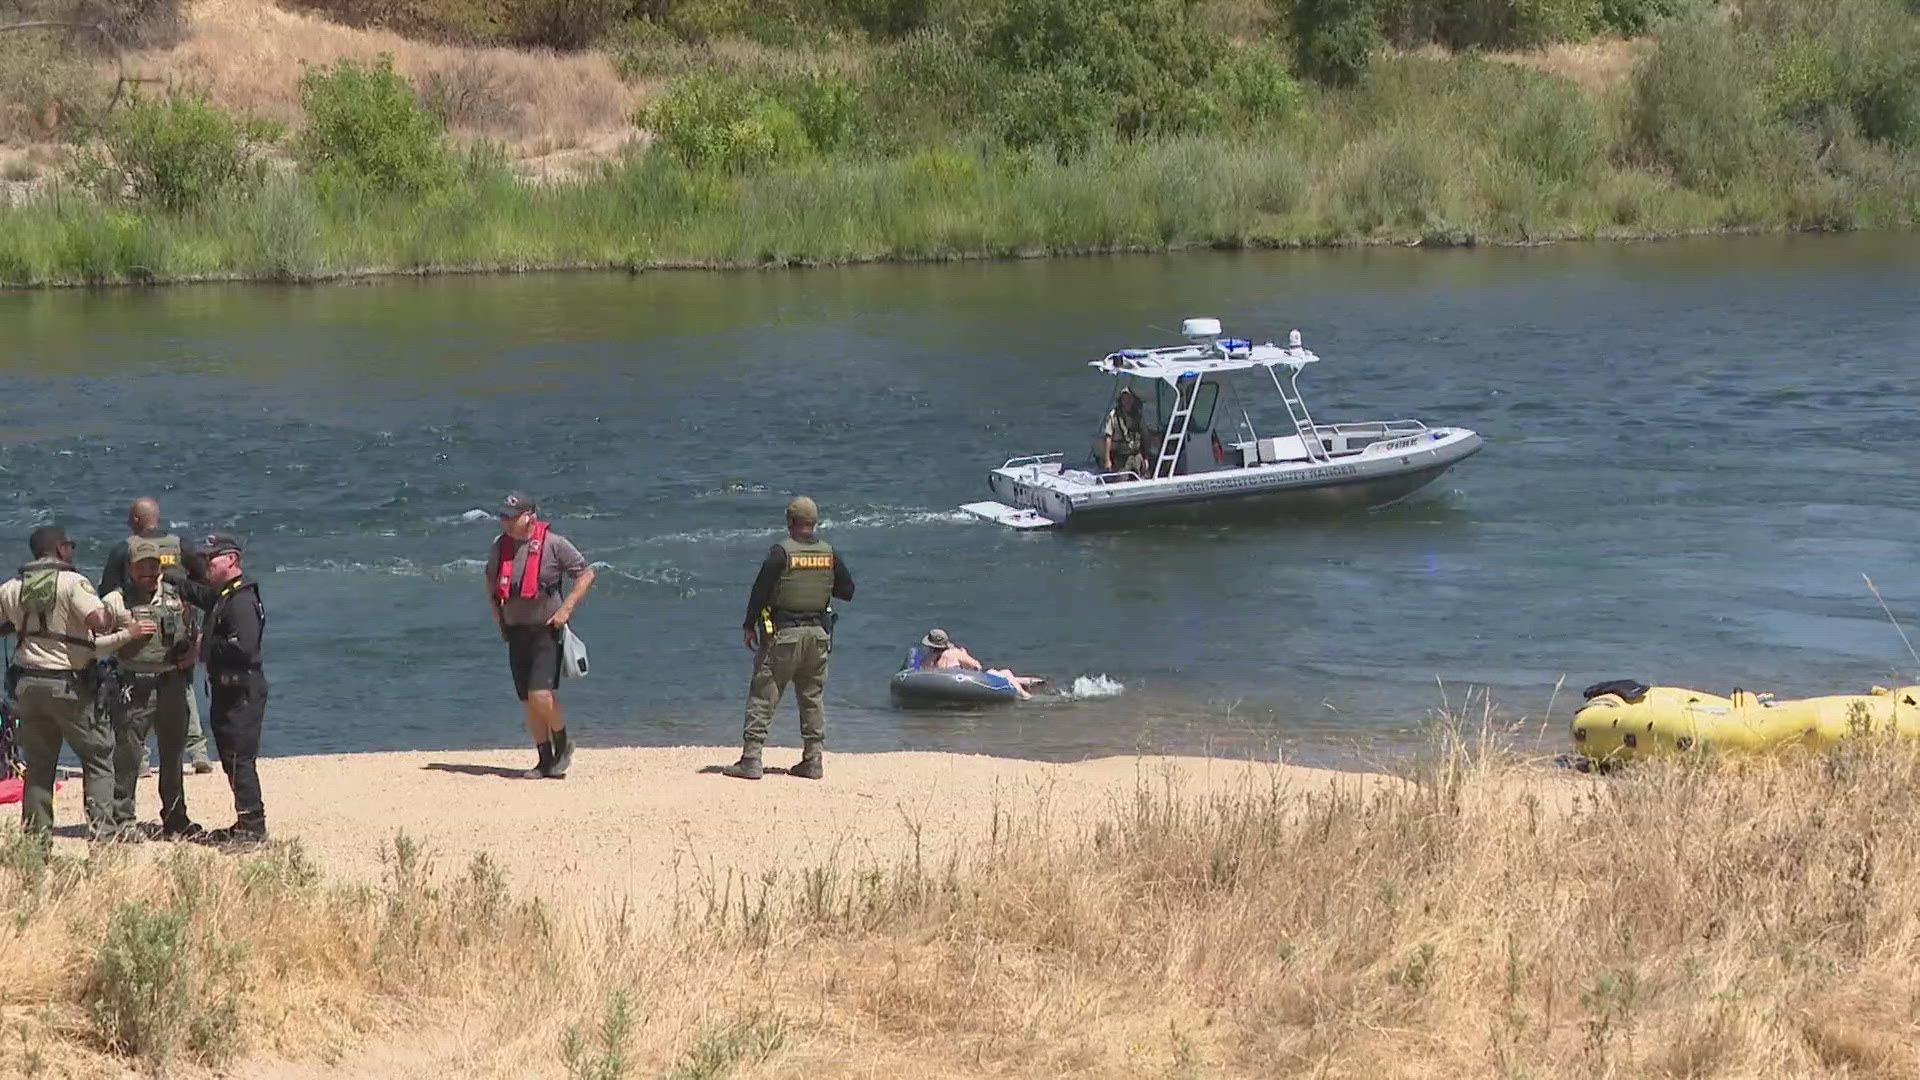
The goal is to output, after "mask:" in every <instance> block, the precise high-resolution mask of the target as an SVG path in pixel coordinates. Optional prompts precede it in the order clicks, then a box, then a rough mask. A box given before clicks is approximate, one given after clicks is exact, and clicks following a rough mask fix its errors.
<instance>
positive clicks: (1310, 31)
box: [1289, 0, 1380, 86]
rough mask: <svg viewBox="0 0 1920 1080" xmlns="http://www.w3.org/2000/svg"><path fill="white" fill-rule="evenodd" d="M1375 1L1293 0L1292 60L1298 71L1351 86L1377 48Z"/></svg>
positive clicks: (1318, 78) (1312, 76) (1330, 81)
mask: <svg viewBox="0 0 1920 1080" xmlns="http://www.w3.org/2000/svg"><path fill="white" fill-rule="evenodd" d="M1377 8H1378V5H1377V4H1376V2H1375V0H1294V3H1293V7H1292V10H1291V12H1290V13H1289V27H1290V29H1291V30H1292V33H1293V48H1294V62H1295V63H1297V64H1298V65H1299V68H1300V71H1301V73H1302V74H1304V75H1306V76H1307V77H1308V78H1310V79H1313V80H1315V81H1316V82H1322V83H1326V84H1328V85H1331V86H1351V85H1353V84H1354V83H1355V82H1356V81H1358V80H1359V78H1360V73H1361V72H1362V71H1365V70H1366V68H1367V58H1368V57H1370V56H1372V55H1373V52H1374V50H1375V49H1378V48H1379V47H1380V16H1379V12H1378V10H1377Z"/></svg>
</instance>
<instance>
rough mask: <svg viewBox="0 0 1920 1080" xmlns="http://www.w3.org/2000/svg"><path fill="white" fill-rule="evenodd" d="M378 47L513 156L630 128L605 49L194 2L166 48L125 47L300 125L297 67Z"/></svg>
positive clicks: (172, 75) (629, 93)
mask: <svg viewBox="0 0 1920 1080" xmlns="http://www.w3.org/2000/svg"><path fill="white" fill-rule="evenodd" d="M381 53H389V54H391V55H392V56H393V58H394V66H395V68H396V69H398V70H399V71H400V72H401V73H402V74H404V75H405V76H407V78H408V79H410V80H411V81H412V82H413V83H414V85H415V86H417V87H420V88H421V89H422V90H423V91H424V92H425V93H426V95H427V96H428V98H429V99H430V100H431V99H433V98H434V97H435V96H436V95H438V96H439V99H440V100H441V101H443V102H444V103H446V104H447V105H449V106H450V108H448V109H447V110H446V112H447V118H448V120H449V121H450V124H451V130H452V131H453V133H454V134H455V135H456V136H465V137H484V138H489V139H494V140H498V141H501V142H503V143H505V144H506V145H507V147H508V148H509V150H510V151H511V152H512V153H513V154H514V155H515V156H518V157H537V156H540V155H545V154H551V153H555V152H558V151H565V150H569V149H573V148H576V147H595V146H600V147H604V146H608V145H618V144H619V143H620V142H622V141H624V140H625V139H626V138H627V137H629V136H630V135H631V134H632V133H633V129H632V126H631V124H630V118H631V116H632V114H633V110H634V107H635V105H636V104H637V98H636V93H635V91H633V90H631V89H630V88H628V87H627V86H626V85H625V84H623V83H622V82H621V80H620V77H619V75H618V74H617V73H616V72H615V71H614V69H613V65H612V64H611V63H610V62H609V61H608V60H607V58H606V57H605V56H603V55H600V54H597V53H583V54H578V55H568V56H562V55H558V54H555V53H551V52H545V51H538V50H531V51H530V50H519V49H501V48H484V49H481V48H463V47H458V46H451V45H431V44H425V43H422V42H418V41H411V40H408V39H406V38H403V37H400V36H399V35H397V34H392V33H388V32H385V31H380V30H355V29H351V28H348V27H344V26H340V25H337V24H334V23H330V22H327V21H325V20H323V19H319V18H316V17H314V16H311V15H305V14H301V13H297V12H290V11H283V10H281V9H279V8H277V7H275V6H273V5H272V4H270V3H267V2H265V0H198V2H197V3H195V4H193V6H192V7H191V9H190V11H189V16H188V23H187V29H186V34H185V36H184V38H183V40H182V41H181V42H180V43H179V44H178V45H176V46H175V47H173V48H169V49H160V50H153V51H148V52H142V53H135V54H131V55H129V56H128V57H127V60H126V63H127V66H128V68H129V70H132V71H137V72H138V73H140V74H141V75H144V76H147V77H150V78H156V79H162V80H165V81H167V82H171V83H175V84H192V85H196V86H201V87H205V88H207V89H208V90H209V91H210V93H211V94H212V95H213V98H214V100H215V101H216V102H218V103H219V104H220V105H222V106H224V107H226V108H228V109H230V110H233V111H235V112H248V113H253V114H256V115H261V116H267V117H272V118H274V119H277V120H280V121H282V122H284V123H286V124H287V125H288V126H289V127H298V125H299V122H300V120H301V111H300V74H301V68H302V65H325V64H331V63H333V62H334V61H336V60H340V59H349V58H350V59H356V60H372V59H374V58H375V57H377V56H379V55H380V54H381Z"/></svg>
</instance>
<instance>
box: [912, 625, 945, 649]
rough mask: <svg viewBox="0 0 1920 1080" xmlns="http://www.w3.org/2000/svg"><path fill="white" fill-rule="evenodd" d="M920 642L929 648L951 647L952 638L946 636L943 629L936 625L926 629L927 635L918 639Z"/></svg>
mask: <svg viewBox="0 0 1920 1080" xmlns="http://www.w3.org/2000/svg"><path fill="white" fill-rule="evenodd" d="M920 644H922V645H925V646H926V647H927V648H929V649H951V648H953V639H952V638H950V637H948V636H947V632H946V631H945V630H942V629H940V628H939V627H937V626H936V627H934V628H933V629H931V630H929V631H927V636H926V637H923V638H921V639H920Z"/></svg>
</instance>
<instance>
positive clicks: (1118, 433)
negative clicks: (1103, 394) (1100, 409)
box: [1111, 409, 1147, 459]
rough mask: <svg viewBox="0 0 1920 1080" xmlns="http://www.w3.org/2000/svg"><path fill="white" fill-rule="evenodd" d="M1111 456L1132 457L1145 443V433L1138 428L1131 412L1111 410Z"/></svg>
mask: <svg viewBox="0 0 1920 1080" xmlns="http://www.w3.org/2000/svg"><path fill="white" fill-rule="evenodd" d="M1111 438H1112V439H1113V456H1114V457H1115V458H1116V459H1118V458H1126V457H1132V456H1133V455H1135V454H1137V453H1139V452H1140V451H1141V449H1142V448H1143V447H1144V446H1145V445H1146V441H1147V438H1146V433H1145V432H1142V431H1141V430H1140V423H1139V421H1138V420H1137V419H1136V418H1135V417H1134V415H1133V414H1132V413H1127V412H1121V411H1120V410H1118V409H1115V410H1114V412H1113V435H1112V436H1111Z"/></svg>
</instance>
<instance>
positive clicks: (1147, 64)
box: [968, 0, 1227, 142]
mask: <svg viewBox="0 0 1920 1080" xmlns="http://www.w3.org/2000/svg"><path fill="white" fill-rule="evenodd" d="M1226 44H1227V43H1226V40H1225V38H1224V37H1221V36H1220V35H1216V34H1210V33H1208V32H1207V31H1206V30H1204V29H1203V28H1202V27H1201V26H1200V25H1199V24H1198V23H1196V22H1195V21H1194V19H1193V18H1192V16H1191V13H1190V10H1189V7H1188V5H1187V4H1185V3H1183V2H1182V0H998V2H997V3H994V4H992V5H990V6H989V7H988V9H987V11H986V12H985V14H984V15H983V16H981V17H980V18H979V20H978V21H977V23H976V24H975V26H974V30H973V34H972V37H971V40H970V41H969V42H968V45H969V48H968V51H969V52H970V53H971V54H972V56H973V57H974V59H975V60H976V62H985V63H987V64H989V65H992V66H995V67H998V68H1000V69H1002V70H1005V71H1007V72H1009V73H1011V74H1012V75H1013V76H1014V78H1015V79H1016V80H1017V81H1018V85H1016V86H1015V87H1014V92H1013V97H1014V102H1013V104H1014V111H1015V112H1018V113H1020V114H1021V116H1020V117H1019V118H1018V120H1017V121H1016V122H1015V123H1013V124H1011V125H1010V127H1011V129H1013V130H1018V131H1022V132H1023V133H1026V135H1027V137H1030V136H1031V133H1032V132H1033V130H1034V129H1035V128H1036V124H1035V123H1034V121H1035V120H1036V118H1042V119H1041V123H1040V124H1039V125H1038V126H1040V127H1044V126H1045V125H1046V124H1047V123H1052V122H1055V121H1058V124H1059V126H1060V128H1061V130H1062V134H1063V135H1065V136H1067V138H1068V140H1069V141H1073V140H1074V139H1075V138H1077V130H1076V129H1078V128H1079V127H1081V126H1082V125H1080V124H1079V123H1078V122H1077V121H1075V120H1074V119H1073V118H1072V117H1070V116H1068V115H1066V113H1065V112H1064V111H1062V110H1063V109H1065V108H1081V107H1085V106H1093V111H1094V112H1095V113H1096V114H1097V116H1098V117H1099V118H1100V119H1101V120H1102V121H1104V120H1105V119H1106V118H1108V117H1111V118H1112V120H1111V122H1112V128H1113V132H1114V133H1115V134H1117V135H1120V136H1122V137H1126V138H1132V137H1135V136H1140V135H1146V134H1153V133H1173V132H1179V131H1191V130H1196V129H1199V128H1202V127H1205V126H1207V122H1208V121H1209V120H1210V119H1213V118H1216V117H1217V116H1218V115H1219V107H1218V103H1217V102H1214V101H1212V100H1211V99H1210V98H1209V96H1208V94H1209V90H1210V87H1211V83H1212V76H1213V74H1214V71H1215V68H1216V67H1217V66H1218V65H1219V62H1220V56H1221V52H1222V51H1223V50H1224V48H1225V47H1226ZM1095 98H1097V99H1099V101H1098V103H1097V104H1095V102H1094V99H1095ZM1032 141H1036V142H1054V141H1056V140H1052V139H1034V140H1032Z"/></svg>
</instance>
